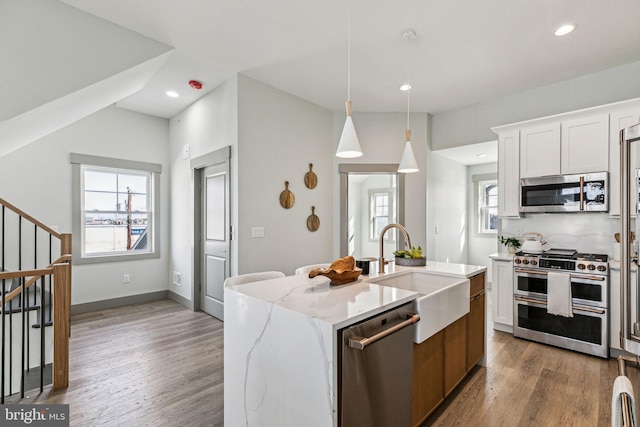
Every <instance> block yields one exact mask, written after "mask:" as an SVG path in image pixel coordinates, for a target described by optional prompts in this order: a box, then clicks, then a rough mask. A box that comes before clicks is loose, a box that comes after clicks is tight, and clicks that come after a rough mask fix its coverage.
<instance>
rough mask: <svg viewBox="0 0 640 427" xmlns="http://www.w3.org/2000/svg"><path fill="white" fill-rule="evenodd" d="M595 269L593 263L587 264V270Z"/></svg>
mask: <svg viewBox="0 0 640 427" xmlns="http://www.w3.org/2000/svg"><path fill="white" fill-rule="evenodd" d="M595 269H596V266H595V265H593V264H589V265H588V266H587V270H591V271H593V270H595Z"/></svg>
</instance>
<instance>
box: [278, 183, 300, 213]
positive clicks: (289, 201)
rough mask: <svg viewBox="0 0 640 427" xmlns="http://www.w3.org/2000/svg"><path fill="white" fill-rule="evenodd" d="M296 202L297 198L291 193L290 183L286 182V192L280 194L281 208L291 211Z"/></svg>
mask: <svg viewBox="0 0 640 427" xmlns="http://www.w3.org/2000/svg"><path fill="white" fill-rule="evenodd" d="M295 202H296V196H294V195H293V193H292V192H291V191H289V181H285V182H284V191H283V192H282V193H280V206H282V207H283V208H285V209H290V208H292V207H293V205H294V203H295Z"/></svg>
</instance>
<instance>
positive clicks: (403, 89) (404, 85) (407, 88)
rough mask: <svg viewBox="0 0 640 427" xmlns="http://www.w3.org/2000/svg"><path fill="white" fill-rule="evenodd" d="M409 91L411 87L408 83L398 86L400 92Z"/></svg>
mask: <svg viewBox="0 0 640 427" xmlns="http://www.w3.org/2000/svg"><path fill="white" fill-rule="evenodd" d="M409 89H411V85H410V84H409V83H403V84H401V85H400V90H402V91H407V90H409Z"/></svg>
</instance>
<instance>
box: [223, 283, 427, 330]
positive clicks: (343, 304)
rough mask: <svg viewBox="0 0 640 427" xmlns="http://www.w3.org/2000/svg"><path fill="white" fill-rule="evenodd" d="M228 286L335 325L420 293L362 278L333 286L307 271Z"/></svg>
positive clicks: (354, 319) (229, 288) (403, 301)
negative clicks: (381, 284)
mask: <svg viewBox="0 0 640 427" xmlns="http://www.w3.org/2000/svg"><path fill="white" fill-rule="evenodd" d="M361 277H362V276H361ZM227 289H228V290H231V291H235V292H238V293H240V294H243V295H246V296H249V297H253V298H257V299H259V300H262V301H266V302H268V303H271V304H273V305H274V306H278V307H282V308H285V309H288V310H292V311H295V312H298V313H301V314H304V315H306V316H309V317H311V318H313V319H316V320H320V321H323V322H327V323H329V324H332V325H333V327H334V328H335V329H340V328H342V327H345V326H348V325H351V324H353V323H356V322H359V321H361V320H364V319H366V318H368V317H371V316H373V315H375V314H378V313H382V312H384V311H386V310H389V309H391V308H394V307H398V306H400V305H402V304H404V303H407V302H410V301H413V300H415V299H416V297H417V296H418V295H419V294H418V293H416V292H413V291H408V290H404V289H398V288H392V287H388V286H380V285H376V284H373V283H368V282H366V281H364V280H362V279H359V280H357V281H356V282H353V283H348V284H345V285H337V286H331V285H329V279H328V278H326V277H323V276H317V277H314V278H313V279H309V278H308V277H307V276H306V275H298V276H287V277H282V278H279V279H270V280H264V281H261V282H254V283H247V284H243V285H235V286H229V287H228V288H227Z"/></svg>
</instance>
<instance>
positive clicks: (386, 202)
mask: <svg viewBox="0 0 640 427" xmlns="http://www.w3.org/2000/svg"><path fill="white" fill-rule="evenodd" d="M394 194H395V193H394V191H393V189H381V190H369V218H370V224H371V226H370V227H369V238H370V239H371V240H378V239H379V237H380V233H382V229H383V228H384V227H386V226H387V225H389V224H391V223H393V222H394V221H395V216H394ZM385 240H393V233H389V234H387V235H386V236H385Z"/></svg>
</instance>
